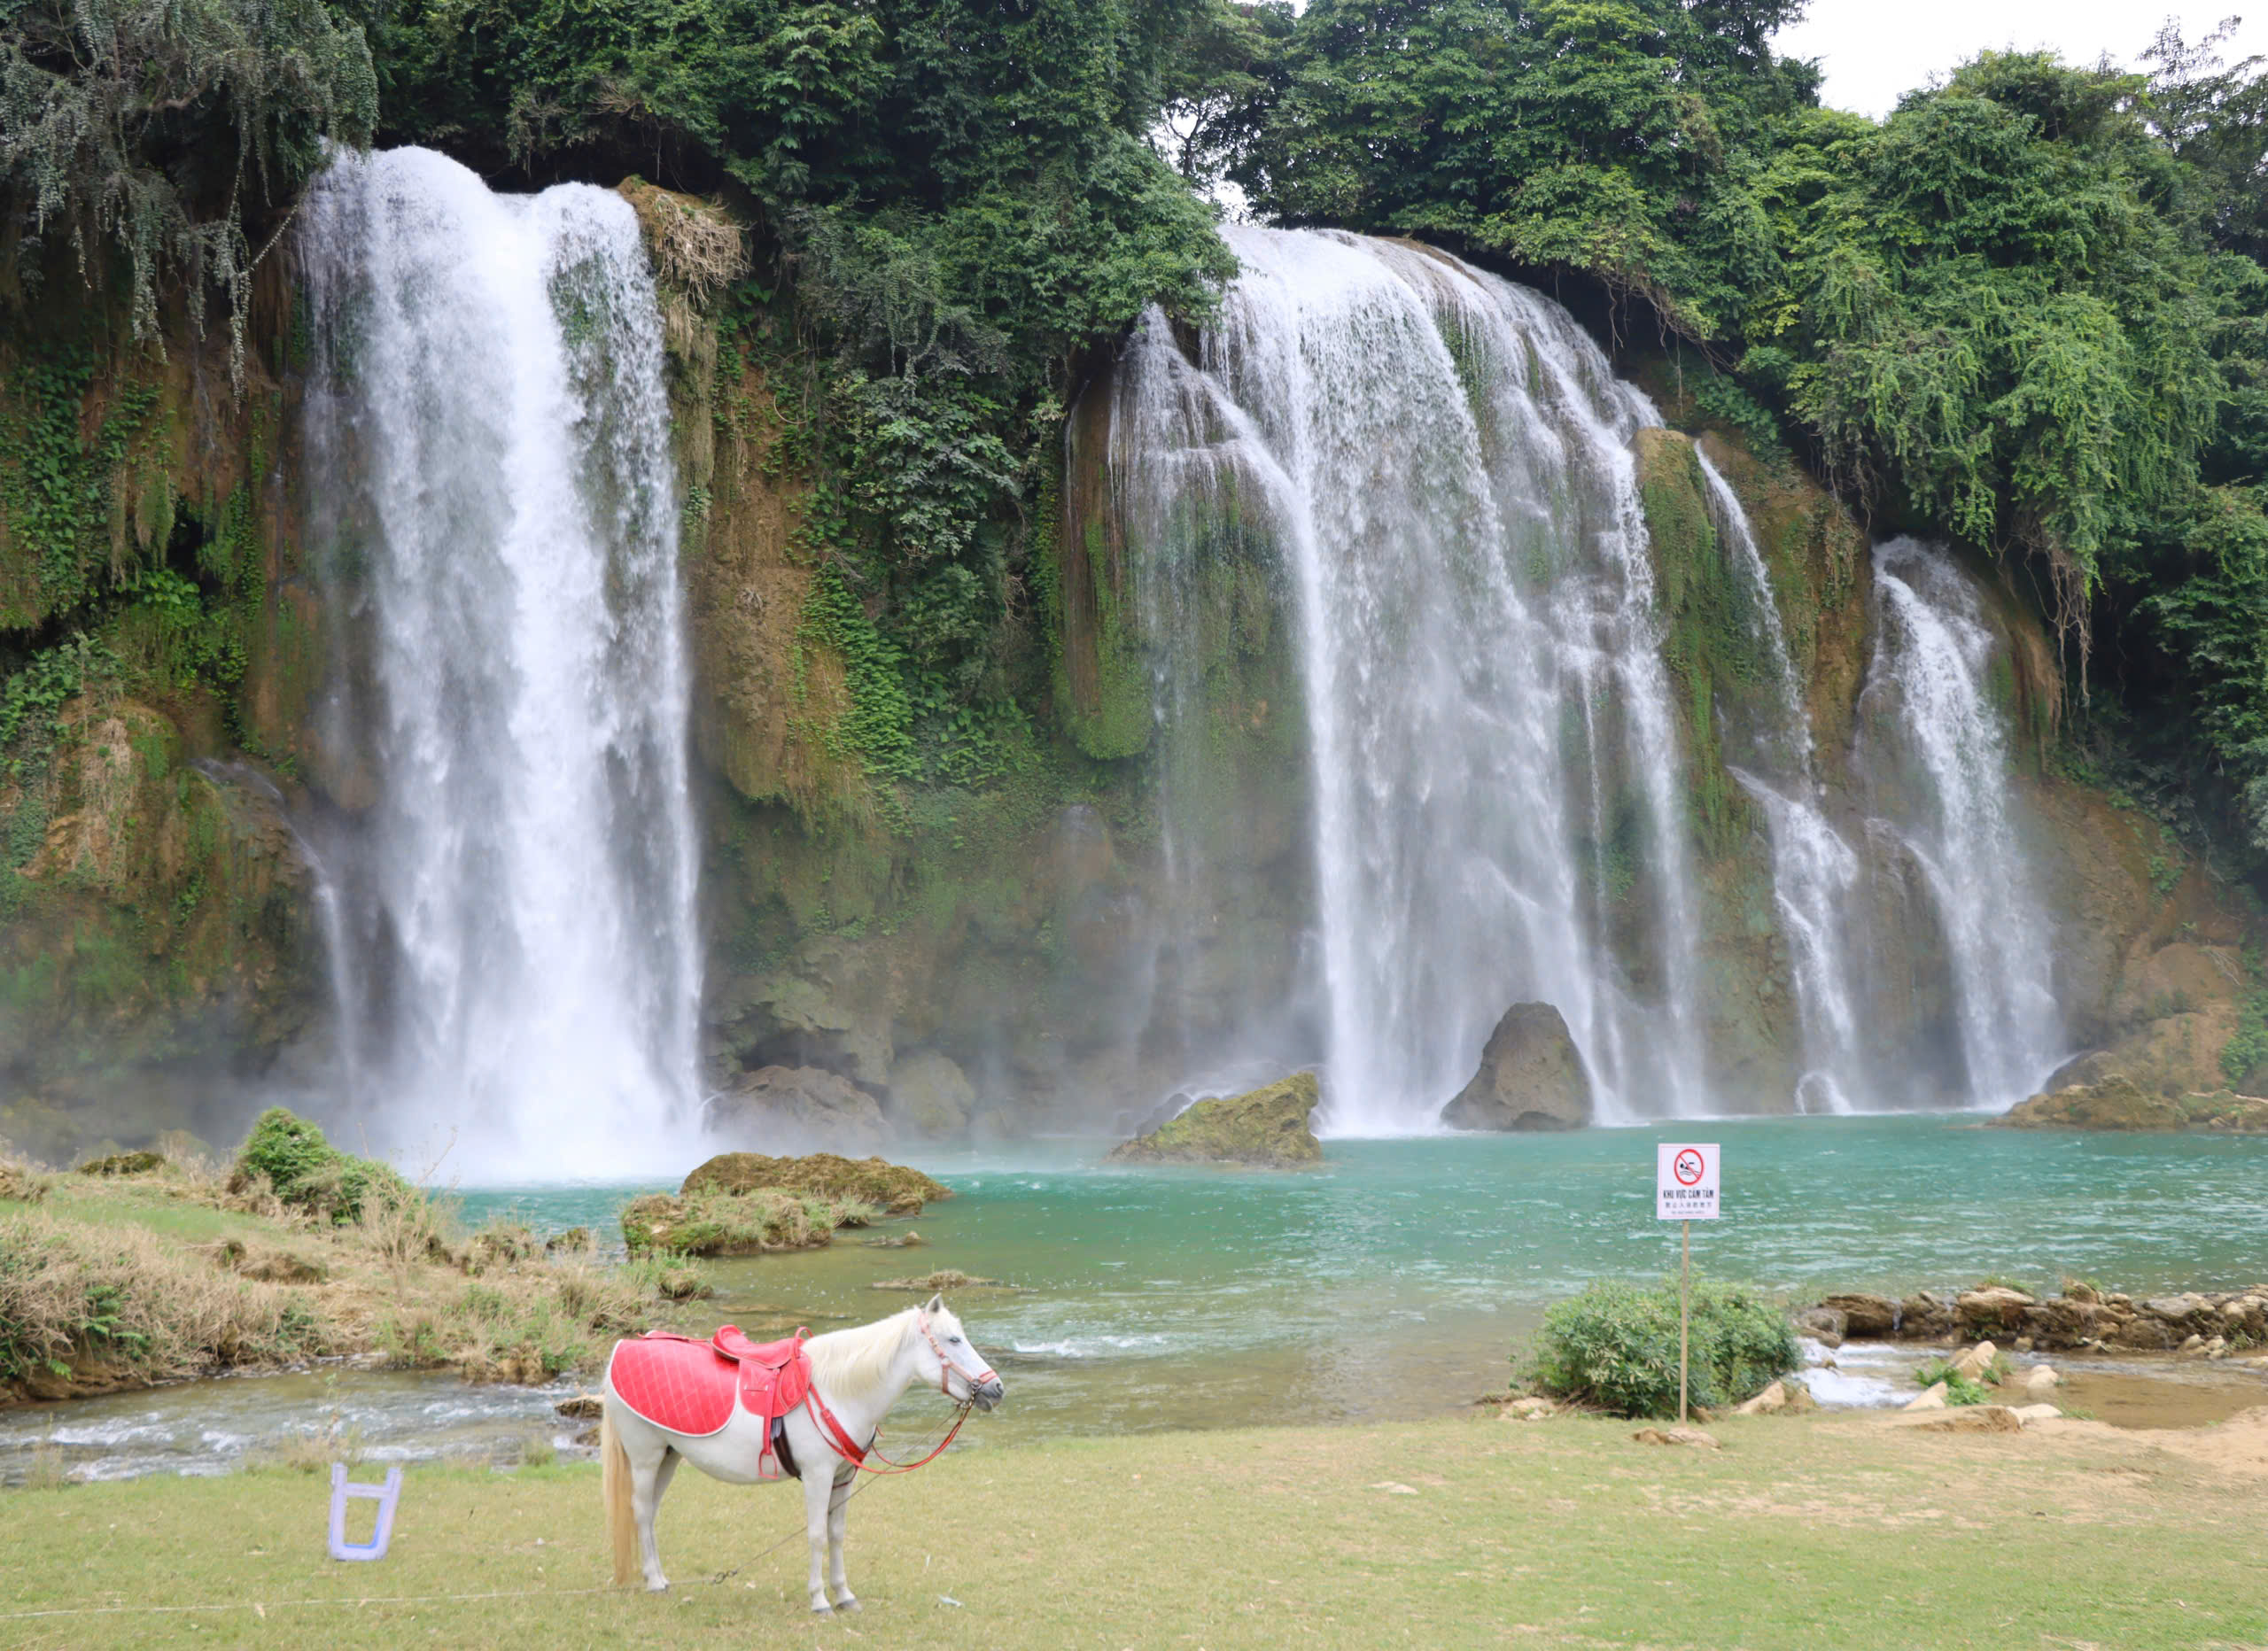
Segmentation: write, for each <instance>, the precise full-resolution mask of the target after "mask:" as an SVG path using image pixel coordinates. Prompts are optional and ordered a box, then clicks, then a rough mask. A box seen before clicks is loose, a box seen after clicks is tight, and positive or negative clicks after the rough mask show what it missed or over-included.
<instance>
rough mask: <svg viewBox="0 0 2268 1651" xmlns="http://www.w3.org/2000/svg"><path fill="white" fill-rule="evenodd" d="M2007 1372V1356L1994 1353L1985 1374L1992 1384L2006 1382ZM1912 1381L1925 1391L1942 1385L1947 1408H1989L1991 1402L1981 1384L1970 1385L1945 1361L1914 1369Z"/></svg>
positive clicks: (1934, 1360) (1990, 1394) (1966, 1379)
mask: <svg viewBox="0 0 2268 1651" xmlns="http://www.w3.org/2000/svg"><path fill="white" fill-rule="evenodd" d="M2009 1368H2010V1367H2009V1364H2008V1355H2007V1354H2006V1353H1998V1354H1995V1355H1994V1356H1993V1359H1992V1368H1991V1369H1989V1370H1987V1371H1986V1372H1985V1374H1986V1375H1987V1376H1989V1377H1991V1379H1992V1380H1993V1381H1995V1382H2004V1381H2006V1380H2007V1379H2008V1370H2009ZM1914 1379H1915V1382H1917V1383H1919V1384H1921V1385H1922V1388H1923V1389H1925V1390H1926V1389H1929V1388H1932V1387H1935V1386H1936V1385H1937V1384H1938V1383H1940V1382H1943V1383H1944V1384H1946V1403H1947V1404H1948V1405H1989V1404H1991V1403H1992V1389H1991V1388H1989V1387H1987V1386H1986V1385H1985V1384H1984V1383H1982V1382H1976V1381H1971V1380H1970V1379H1969V1377H1968V1376H1963V1375H1962V1374H1961V1372H1960V1371H1958V1370H1956V1369H1954V1368H1953V1361H1952V1360H1949V1359H1931V1360H1929V1361H1928V1362H1926V1363H1924V1364H1922V1365H1920V1366H1918V1367H1917V1368H1915V1372H1914Z"/></svg>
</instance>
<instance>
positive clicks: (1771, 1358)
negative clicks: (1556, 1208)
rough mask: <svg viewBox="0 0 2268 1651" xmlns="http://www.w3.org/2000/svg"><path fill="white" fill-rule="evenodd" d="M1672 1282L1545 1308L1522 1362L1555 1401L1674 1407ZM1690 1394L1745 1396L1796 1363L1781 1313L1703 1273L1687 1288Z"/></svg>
mask: <svg viewBox="0 0 2268 1651" xmlns="http://www.w3.org/2000/svg"><path fill="white" fill-rule="evenodd" d="M1677 1341H1678V1287H1677V1283H1676V1282H1675V1281H1674V1280H1670V1281H1667V1282H1666V1283H1660V1284H1658V1285H1655V1286H1653V1287H1652V1288H1651V1289H1647V1288H1643V1287H1641V1286H1638V1285H1635V1284H1626V1283H1611V1282H1609V1283H1594V1284H1592V1285H1590V1286H1589V1287H1588V1288H1587V1289H1586V1290H1585V1291H1583V1293H1582V1294H1581V1295H1580V1296H1577V1297H1575V1298H1573V1299H1572V1300H1569V1301H1562V1302H1559V1303H1557V1305H1556V1306H1552V1307H1551V1308H1550V1309H1549V1310H1548V1311H1547V1312H1546V1313H1545V1314H1544V1315H1543V1326H1542V1329H1539V1330H1538V1331H1537V1332H1536V1337H1535V1345H1534V1352H1533V1353H1532V1355H1531V1358H1530V1361H1529V1365H1528V1368H1527V1376H1528V1379H1529V1380H1530V1381H1531V1382H1532V1383H1533V1384H1534V1386H1535V1388H1536V1389H1537V1390H1538V1391H1541V1392H1544V1393H1548V1394H1550V1396H1551V1397H1553V1398H1555V1399H1569V1400H1573V1402H1575V1403H1578V1404H1586V1405H1596V1406H1598V1407H1601V1408H1602V1409H1604V1410H1608V1411H1611V1412H1612V1413H1613V1414H1614V1415H1619V1416H1664V1415H1676V1414H1677V1370H1678V1364H1677ZM1690 1350H1691V1351H1690V1362H1691V1371H1690V1382H1689V1392H1690V1397H1691V1400H1692V1402H1693V1403H1694V1404H1696V1405H1700V1406H1704V1407H1708V1408H1712V1409H1714V1408H1717V1407H1721V1406H1726V1405H1736V1404H1738V1403H1740V1402H1741V1401H1742V1400H1743V1399H1749V1398H1751V1397H1752V1396H1754V1395H1755V1394H1756V1393H1758V1392H1760V1391H1763V1389H1764V1388H1765V1387H1766V1386H1767V1385H1768V1384H1770V1383H1772V1382H1773V1381H1775V1380H1776V1379H1777V1378H1778V1377H1780V1376H1783V1375H1785V1374H1786V1373H1787V1372H1789V1371H1790V1370H1792V1369H1794V1368H1796V1366H1797V1364H1798V1361H1799V1360H1800V1359H1801V1353H1800V1352H1799V1350H1798V1347H1797V1345H1796V1335H1795V1331H1794V1330H1793V1329H1791V1328H1790V1325H1789V1323H1788V1318H1787V1314H1784V1313H1783V1312H1781V1311H1780V1310H1779V1309H1778V1308H1776V1307H1774V1306H1769V1305H1767V1304H1766V1303H1764V1302H1762V1301H1759V1300H1758V1299H1757V1298H1755V1297H1754V1296H1752V1295H1751V1294H1750V1293H1749V1292H1748V1291H1744V1290H1741V1289H1738V1288H1736V1287H1735V1286H1733V1285H1729V1284H1722V1283H1715V1282H1713V1281H1710V1280H1706V1279H1696V1280H1695V1281H1694V1283H1693V1289H1692V1319H1691V1329H1690Z"/></svg>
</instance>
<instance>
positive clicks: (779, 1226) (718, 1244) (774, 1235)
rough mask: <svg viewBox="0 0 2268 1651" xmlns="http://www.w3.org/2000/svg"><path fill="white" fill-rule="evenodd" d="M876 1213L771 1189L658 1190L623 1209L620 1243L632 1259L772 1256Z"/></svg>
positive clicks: (817, 1243) (826, 1240)
mask: <svg viewBox="0 0 2268 1651" xmlns="http://www.w3.org/2000/svg"><path fill="white" fill-rule="evenodd" d="M873 1213H874V1212H873V1211H872V1209H870V1208H869V1207H868V1206H867V1205H863V1204H857V1203H851V1202H848V1201H843V1200H835V1199H830V1198H813V1197H809V1196H806V1195H804V1194H801V1193H795V1192H783V1191H780V1190H776V1189H773V1188H769V1187H759V1188H757V1189H755V1190H751V1191H748V1192H720V1191H718V1190H714V1189H713V1188H703V1189H698V1190H695V1191H693V1192H691V1193H689V1194H686V1195H682V1196H680V1197H677V1198H672V1197H671V1196H670V1195H669V1194H668V1193H666V1192H655V1193H649V1194H648V1195H647V1196H646V1197H644V1198H633V1200H631V1202H630V1203H629V1204H627V1205H625V1206H624V1207H623V1211H622V1241H623V1243H624V1244H625V1245H626V1246H627V1247H628V1249H629V1251H630V1253H631V1254H633V1255H648V1254H657V1255H672V1256H685V1255H702V1256H727V1255H772V1254H777V1253H779V1252H784V1251H789V1250H818V1249H822V1248H824V1247H825V1246H826V1245H827V1244H832V1243H834V1242H835V1229H836V1228H838V1227H863V1226H864V1225H866V1222H867V1221H868V1220H870V1219H871V1218H872V1216H873Z"/></svg>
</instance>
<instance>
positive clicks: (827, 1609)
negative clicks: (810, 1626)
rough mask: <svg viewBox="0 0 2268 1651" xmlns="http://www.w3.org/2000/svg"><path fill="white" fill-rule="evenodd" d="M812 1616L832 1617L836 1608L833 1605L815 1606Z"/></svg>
mask: <svg viewBox="0 0 2268 1651" xmlns="http://www.w3.org/2000/svg"><path fill="white" fill-rule="evenodd" d="M834 1615H835V1608H834V1607H833V1606H831V1605H814V1606H812V1616H834Z"/></svg>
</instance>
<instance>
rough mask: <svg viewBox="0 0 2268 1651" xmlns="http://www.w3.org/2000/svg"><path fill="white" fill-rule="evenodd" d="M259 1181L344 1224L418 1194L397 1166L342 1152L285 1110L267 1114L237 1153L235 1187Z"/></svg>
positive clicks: (274, 1109)
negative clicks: (264, 1181) (381, 1206)
mask: <svg viewBox="0 0 2268 1651" xmlns="http://www.w3.org/2000/svg"><path fill="white" fill-rule="evenodd" d="M260 1177H265V1178H266V1180H267V1182H268V1188H269V1190H271V1191H273V1192H274V1193H275V1195H276V1198H278V1199H280V1200H281V1201H282V1202H283V1203H285V1204H289V1205H297V1206H298V1207H299V1208H301V1209H305V1210H307V1211H309V1212H311V1213H315V1214H317V1215H322V1216H327V1217H328V1218H329V1219H330V1220H331V1221H334V1222H337V1223H339V1224H342V1225H343V1224H345V1223H346V1222H349V1221H359V1220H361V1218H362V1216H363V1214H364V1213H365V1212H366V1211H368V1210H375V1209H377V1207H379V1206H380V1205H398V1204H401V1203H404V1202H406V1201H408V1199H409V1198H411V1197H412V1196H413V1195H412V1193H411V1191H410V1189H409V1186H408V1182H404V1181H403V1180H402V1178H401V1177H400V1175H399V1174H396V1173H395V1172H394V1171H393V1170H392V1168H390V1167H387V1166H386V1165H384V1164H381V1163H379V1162H377V1160H375V1159H367V1158H355V1157H353V1156H352V1155H350V1154H348V1153H346V1152H342V1151H339V1150H338V1148H337V1147H335V1146H333V1145H331V1144H330V1142H329V1141H327V1140H325V1139H324V1138H323V1133H322V1130H321V1129H320V1128H316V1127H315V1125H314V1124H311V1123H309V1122H308V1121H307V1120H306V1119H304V1118H299V1117H296V1116H294V1115H293V1114H292V1113H291V1112H290V1111H288V1110H287V1109H285V1108H283V1107H281V1106H271V1107H269V1108H268V1110H267V1111H266V1112H262V1113H261V1114H260V1117H259V1119H258V1120H257V1121H255V1122H254V1123H253V1125H252V1133H251V1134H250V1135H248V1136H245V1143H244V1144H243V1145H242V1146H240V1147H238V1148H237V1161H236V1170H235V1174H233V1175H232V1176H231V1178H230V1184H231V1185H232V1186H234V1187H239V1188H241V1187H246V1186H250V1185H252V1184H254V1182H255V1181H256V1179H257V1178H260Z"/></svg>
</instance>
